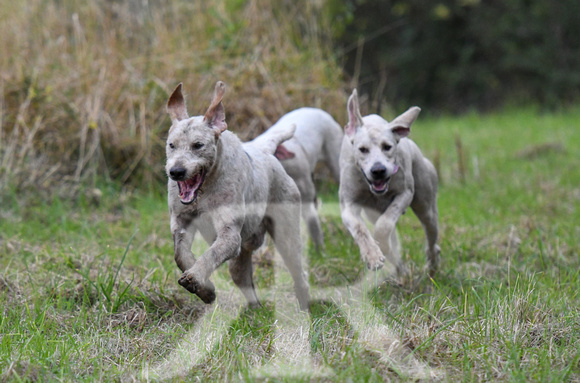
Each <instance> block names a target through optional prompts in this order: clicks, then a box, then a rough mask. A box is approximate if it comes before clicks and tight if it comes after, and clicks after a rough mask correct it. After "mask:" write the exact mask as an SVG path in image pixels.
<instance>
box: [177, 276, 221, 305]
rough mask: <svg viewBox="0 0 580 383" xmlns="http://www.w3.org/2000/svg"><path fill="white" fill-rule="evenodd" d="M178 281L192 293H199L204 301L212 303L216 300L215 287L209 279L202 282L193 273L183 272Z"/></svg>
mask: <svg viewBox="0 0 580 383" xmlns="http://www.w3.org/2000/svg"><path fill="white" fill-rule="evenodd" d="M178 283H179V284H180V285H181V286H183V287H184V288H185V289H186V290H187V291H189V292H190V293H192V294H195V295H197V296H198V297H199V298H200V299H201V300H202V301H203V302H204V303H207V304H210V303H212V302H213V301H214V300H215V287H214V285H213V283H211V282H210V281H209V280H207V281H206V282H205V284H202V283H200V282H199V281H198V280H197V279H196V278H195V277H194V276H193V275H191V274H189V273H183V275H182V276H181V278H179V281H178Z"/></svg>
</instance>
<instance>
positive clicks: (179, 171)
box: [169, 166, 187, 181]
mask: <svg viewBox="0 0 580 383" xmlns="http://www.w3.org/2000/svg"><path fill="white" fill-rule="evenodd" d="M185 173H187V170H185V168H182V167H181V166H174V167H172V168H171V169H169V175H170V176H171V178H172V179H173V180H175V181H181V180H182V179H184V178H185Z"/></svg>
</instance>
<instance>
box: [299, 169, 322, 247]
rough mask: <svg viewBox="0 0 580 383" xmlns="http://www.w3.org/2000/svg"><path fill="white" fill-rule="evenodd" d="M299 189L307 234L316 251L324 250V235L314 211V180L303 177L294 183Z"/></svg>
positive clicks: (316, 213)
mask: <svg viewBox="0 0 580 383" xmlns="http://www.w3.org/2000/svg"><path fill="white" fill-rule="evenodd" d="M296 184H297V186H298V188H299V189H300V198H301V199H302V218H303V219H304V222H306V227H307V228H308V234H309V235H310V238H311V239H312V242H313V243H314V246H315V247H316V251H321V250H322V249H323V248H324V234H323V232H322V227H321V225H320V218H319V217H318V212H317V211H316V188H315V186H314V180H313V179H312V178H311V177H310V178H309V177H303V179H302V180H300V181H299V182H297V183H296Z"/></svg>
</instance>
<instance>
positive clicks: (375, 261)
mask: <svg viewBox="0 0 580 383" xmlns="http://www.w3.org/2000/svg"><path fill="white" fill-rule="evenodd" d="M364 260H365V262H366V264H367V267H368V269H369V270H373V271H375V270H379V269H380V268H381V267H383V265H384V264H385V256H384V255H382V254H375V255H370V254H368V255H367V256H366V257H365V258H364Z"/></svg>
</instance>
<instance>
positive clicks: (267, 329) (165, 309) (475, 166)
mask: <svg viewBox="0 0 580 383" xmlns="http://www.w3.org/2000/svg"><path fill="white" fill-rule="evenodd" d="M337 117H338V116H337ZM386 117H388V118H392V117H393V116H386ZM578 121H580V108H576V109H572V110H568V111H566V112H562V113H558V114H544V113H541V112H539V111H538V110H535V109H518V110H508V111H505V112H503V113H497V114H491V115H486V116H480V115H477V114H470V115H467V116H464V117H461V118H446V117H443V118H437V119H429V118H423V119H422V118H421V117H420V118H419V120H418V121H417V122H416V124H415V125H414V126H413V131H412V133H411V136H412V138H414V139H415V141H416V142H417V143H418V144H419V146H420V147H421V148H422V149H423V151H424V153H425V154H426V155H427V156H428V157H429V158H431V159H434V160H435V162H436V163H437V164H438V169H439V172H440V177H441V186H440V191H439V211H440V227H441V248H442V262H441V269H440V272H439V274H438V275H437V276H436V277H435V279H434V280H430V279H428V278H427V277H426V276H425V273H424V270H423V267H424V265H425V258H424V254H423V251H422V248H423V233H422V229H421V227H420V224H419V222H418V220H417V219H416V217H414V216H413V214H412V213H408V214H407V215H405V216H404V217H403V218H402V219H401V220H400V222H399V234H400V236H401V240H402V245H403V257H404V259H405V262H406V263H407V265H408V266H409V269H410V278H409V279H408V280H406V281H405V282H404V283H403V284H401V285H398V284H394V283H383V284H381V285H380V286H379V287H378V288H370V287H368V285H366V284H360V283H358V282H357V280H358V279H360V278H361V277H364V275H363V274H364V269H363V265H362V262H361V261H360V258H359V253H358V249H357V247H356V245H355V244H354V242H353V240H352V238H351V237H350V235H349V234H348V233H347V232H346V230H345V228H344V227H343V225H342V223H341V220H340V215H339V210H338V205H337V195H336V190H337V187H336V185H331V184H327V183H323V182H322V183H321V187H320V189H321V190H322V193H321V196H320V198H321V201H322V206H321V207H320V210H321V215H322V220H323V224H324V229H325V232H326V242H327V243H326V251H325V253H324V254H322V255H320V254H316V253H314V252H313V251H312V250H311V249H310V248H308V247H306V251H305V253H306V254H307V258H308V262H309V274H310V283H311V287H312V291H313V296H315V298H316V299H315V300H314V302H313V304H312V310H311V311H312V312H311V313H310V314H308V315H307V314H301V313H298V312H297V310H296V308H297V304H296V300H295V298H294V296H293V294H292V293H291V292H290V290H291V289H290V286H289V281H288V277H287V275H286V273H285V272H284V270H283V268H282V267H279V263H278V261H277V259H278V258H277V256H275V255H274V254H273V252H272V250H271V248H268V249H265V250H264V251H263V252H261V254H258V255H257V256H256V272H255V279H256V285H257V288H258V290H259V291H258V295H259V296H260V297H261V298H262V300H263V302H264V307H263V308H261V309H258V310H254V311H249V310H244V309H243V308H240V304H242V303H243V301H242V298H241V294H240V293H239V292H238V291H237V290H236V289H235V288H234V287H233V283H232V282H231V281H229V278H228V273H227V270H226V269H227V268H225V267H222V268H221V269H219V270H218V271H217V272H216V273H215V274H214V276H213V278H212V279H213V280H214V282H215V283H216V286H217V288H218V298H217V303H216V304H214V305H211V306H206V305H204V304H203V303H201V301H199V300H198V299H197V298H196V297H193V296H192V295H190V294H189V293H188V292H187V291H185V290H184V289H182V288H181V287H179V285H178V284H177V279H178V276H179V273H178V270H177V267H176V266H175V264H174V261H173V255H172V241H171V235H170V233H169V219H168V213H167V208H166V202H165V196H164V194H163V193H161V192H159V193H156V192H151V191H147V192H146V191H140V190H134V191H132V192H127V191H124V190H120V188H119V187H117V186H115V185H110V184H102V185H100V186H99V189H100V190H99V192H95V191H94V190H92V189H90V188H88V189H87V190H84V191H81V193H78V195H79V197H78V198H75V199H66V198H58V193H56V194H54V197H50V198H47V197H46V195H52V194H44V192H43V190H42V189H34V188H32V187H29V188H27V189H24V190H21V189H18V190H17V189H15V188H9V187H6V188H4V191H3V194H2V195H0V198H1V200H0V206H1V209H0V310H1V314H2V315H1V316H0V380H1V381H51V380H52V381H93V380H99V381H111V380H117V381H128V380H132V379H135V380H169V381H181V380H186V381H209V380H213V381H239V380H242V381H255V380H258V381H265V380H268V379H269V380H274V381H296V380H302V381H312V380H315V381H383V380H387V381H391V380H394V381H399V380H401V381H405V380H417V379H419V380H421V379H431V380H442V381H457V380H464V381H558V382H559V381H579V380H580V311H579V307H580V297H579V296H578V291H579V286H580V278H579V272H580V256H579V251H580V209H579V207H578V206H579V205H580V171H579V170H578V169H579V168H580V157H579V156H578V148H579V147H580V129H578ZM160 169H161V164H160ZM63 195H69V194H68V193H63ZM305 243H306V242H305ZM204 248H206V245H205V244H203V243H201V242H199V243H198V242H196V243H195V244H194V252H195V253H197V254H200V252H202V251H203V249H204Z"/></svg>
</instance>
